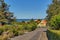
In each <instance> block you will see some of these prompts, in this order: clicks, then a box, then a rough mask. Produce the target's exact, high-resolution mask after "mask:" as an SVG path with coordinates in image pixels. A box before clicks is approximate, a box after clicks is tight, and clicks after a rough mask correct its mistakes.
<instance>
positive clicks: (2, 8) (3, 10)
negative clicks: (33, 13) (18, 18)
mask: <svg viewBox="0 0 60 40" xmlns="http://www.w3.org/2000/svg"><path fill="white" fill-rule="evenodd" d="M0 4H1V5H0V23H1V24H2V25H3V24H10V23H11V22H12V21H15V18H14V17H13V13H12V12H9V6H8V5H7V4H6V3H5V2H4V0H0Z"/></svg>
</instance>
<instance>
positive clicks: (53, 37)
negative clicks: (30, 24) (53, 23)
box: [47, 30, 60, 40]
mask: <svg viewBox="0 0 60 40" xmlns="http://www.w3.org/2000/svg"><path fill="white" fill-rule="evenodd" d="M47 36H48V40H60V30H48V31H47Z"/></svg>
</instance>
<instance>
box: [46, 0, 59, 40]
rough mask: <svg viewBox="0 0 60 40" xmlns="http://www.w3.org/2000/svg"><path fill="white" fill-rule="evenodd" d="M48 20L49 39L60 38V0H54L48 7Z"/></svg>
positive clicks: (56, 39) (57, 39) (55, 39)
mask: <svg viewBox="0 0 60 40" xmlns="http://www.w3.org/2000/svg"><path fill="white" fill-rule="evenodd" d="M47 14H48V15H47V17H46V19H47V21H48V24H47V25H48V26H49V28H48V31H47V35H48V39H49V40H60V1H58V0H52V4H50V5H49V8H48V9H47Z"/></svg>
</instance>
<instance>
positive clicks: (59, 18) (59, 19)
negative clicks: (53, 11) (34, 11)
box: [49, 14, 60, 30]
mask: <svg viewBox="0 0 60 40" xmlns="http://www.w3.org/2000/svg"><path fill="white" fill-rule="evenodd" d="M49 23H50V27H51V28H53V29H57V30H59V29H60V14H59V15H55V16H53V17H52V18H51V20H50V22H49Z"/></svg>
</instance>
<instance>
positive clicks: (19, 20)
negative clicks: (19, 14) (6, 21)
mask: <svg viewBox="0 0 60 40" xmlns="http://www.w3.org/2000/svg"><path fill="white" fill-rule="evenodd" d="M29 20H31V19H16V21H17V22H22V21H29ZM34 20H35V19H34Z"/></svg>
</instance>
